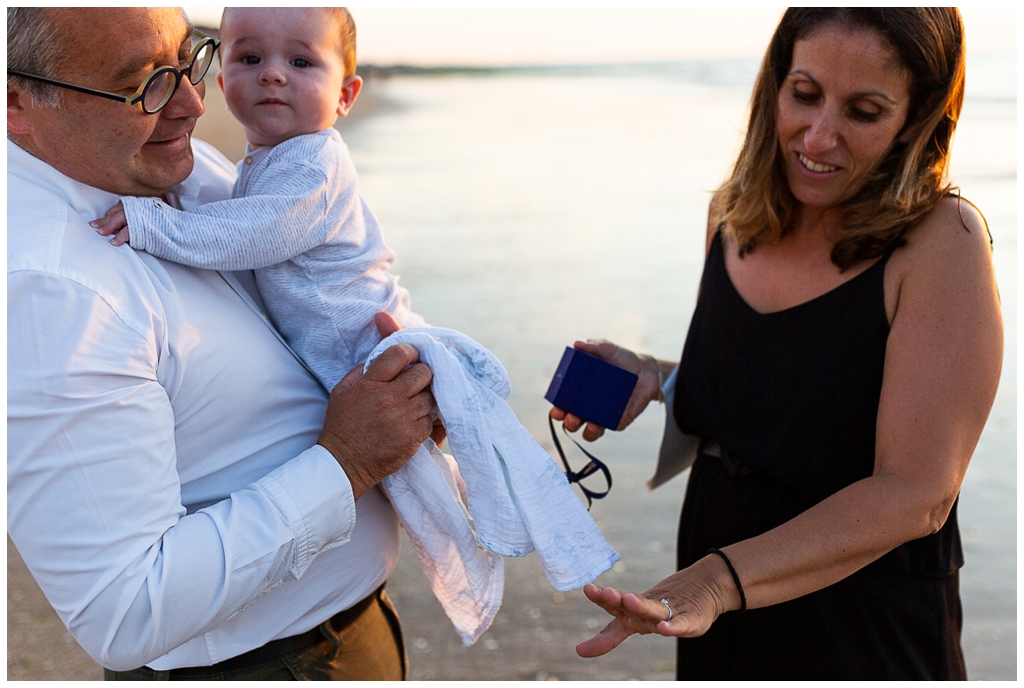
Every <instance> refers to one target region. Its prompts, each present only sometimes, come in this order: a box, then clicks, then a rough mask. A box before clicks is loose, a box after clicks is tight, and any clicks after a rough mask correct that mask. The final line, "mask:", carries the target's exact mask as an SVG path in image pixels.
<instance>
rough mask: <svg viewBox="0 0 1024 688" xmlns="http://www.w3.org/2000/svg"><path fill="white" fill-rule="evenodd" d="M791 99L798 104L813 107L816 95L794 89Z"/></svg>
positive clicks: (816, 98)
mask: <svg viewBox="0 0 1024 688" xmlns="http://www.w3.org/2000/svg"><path fill="white" fill-rule="evenodd" d="M793 99H794V100H795V101H796V102H798V103H803V104H804V105H813V104H814V103H816V102H817V100H818V94H817V93H812V92H810V91H801V90H799V89H795V88H794V89H793Z"/></svg>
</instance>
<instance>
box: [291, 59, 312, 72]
mask: <svg viewBox="0 0 1024 688" xmlns="http://www.w3.org/2000/svg"><path fill="white" fill-rule="evenodd" d="M292 67H298V68H299V69H305V68H306V67H309V60H307V59H306V58H304V57H296V58H293V59H292Z"/></svg>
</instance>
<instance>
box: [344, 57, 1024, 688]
mask: <svg viewBox="0 0 1024 688" xmlns="http://www.w3.org/2000/svg"><path fill="white" fill-rule="evenodd" d="M756 69H757V62H756V61H754V60H735V61H712V62H690V63H677V64H657V65H637V66H617V67H587V68H548V69H523V70H505V71H482V72H473V73H458V72H456V73H433V74H421V75H411V76H392V77H390V78H386V79H371V80H370V81H369V82H368V83H367V92H366V94H364V95H367V96H370V98H368V101H370V99H374V100H375V102H376V105H377V111H376V112H375V113H373V114H372V115H369V116H367V117H365V118H362V119H358V120H356V121H353V122H351V123H343V124H341V125H340V126H339V128H340V129H341V130H342V132H343V136H344V138H345V140H346V141H347V142H348V145H349V147H350V149H351V152H352V157H353V158H354V160H355V163H356V167H357V169H358V170H359V175H360V187H361V191H362V193H363V196H364V197H365V198H366V199H367V201H368V202H369V204H370V205H371V207H372V208H373V210H374V212H375V213H376V214H377V217H378V218H379V219H380V220H381V222H382V224H383V226H384V229H385V234H386V238H387V241H388V243H389V244H390V245H391V246H392V247H393V248H394V249H395V250H396V251H397V253H398V260H397V263H396V264H395V272H396V273H397V274H399V275H400V276H401V282H402V284H403V285H405V286H406V287H407V288H408V289H409V290H410V291H411V293H412V297H413V301H412V303H413V307H414V309H415V310H416V311H418V312H419V313H421V314H422V315H424V317H426V319H427V320H428V322H430V323H432V324H435V325H440V326H444V327H450V328H454V329H457V330H461V331H463V332H465V333H467V334H468V335H470V336H471V337H473V338H475V339H476V340H478V341H479V342H481V343H482V344H484V345H485V346H486V347H488V348H490V349H491V350H492V351H493V352H494V353H495V354H497V355H498V357H499V358H500V359H501V360H502V361H503V362H504V363H505V366H506V367H507V369H508V372H509V375H510V377H511V381H512V389H513V392H512V395H511V397H510V398H509V403H510V404H511V406H512V408H513V409H514V410H515V412H516V413H517V414H518V416H519V418H520V419H521V420H522V422H523V423H524V425H526V426H527V428H529V429H530V431H531V432H532V433H533V435H534V437H535V438H536V439H537V440H538V441H539V442H540V443H541V444H542V445H543V446H544V447H545V448H547V449H548V450H549V451H551V453H552V455H554V450H553V446H552V443H551V440H550V435H549V431H548V427H547V423H546V413H547V411H548V409H549V405H548V404H547V402H546V401H544V399H543V395H544V393H545V391H546V389H547V385H548V382H549V381H550V379H551V376H552V374H553V372H554V370H555V367H556V366H557V364H558V361H559V358H560V356H561V354H562V351H563V349H564V348H565V347H566V346H571V345H572V342H573V341H574V340H576V339H586V338H605V339H610V340H612V341H614V342H616V343H618V344H621V345H623V346H626V347H629V348H632V349H634V350H636V351H641V352H646V353H650V354H653V355H655V356H658V357H662V358H678V357H679V355H680V352H681V349H682V343H683V339H684V336H685V333H686V330H687V327H688V324H689V320H690V316H691V313H692V310H693V307H694V303H695V298H696V293H697V284H698V281H699V278H700V273H701V267H702V262H703V246H704V236H705V227H706V217H707V205H708V201H709V199H710V194H711V191H712V190H713V189H715V188H716V186H718V185H719V184H720V183H721V181H722V179H723V177H724V176H725V174H726V173H727V171H728V168H729V166H730V164H731V162H732V160H733V158H734V156H735V153H736V151H737V149H738V146H739V144H740V137H741V132H742V131H743V129H744V126H745V117H746V107H747V99H748V97H749V94H750V92H751V87H752V85H753V79H754V74H755V72H756ZM967 78H968V81H967V84H968V86H967V97H966V102H965V105H964V109H963V116H962V119H961V122H960V124H959V127H958V130H957V136H956V140H955V143H954V155H953V162H952V176H953V179H954V181H955V183H956V184H958V185H959V186H960V187H961V188H962V191H963V194H964V196H965V197H966V198H968V199H970V200H971V201H973V202H974V203H975V204H977V205H978V207H979V208H981V210H982V211H983V212H984V214H985V216H986V217H987V219H988V221H989V224H990V227H991V231H992V235H993V239H994V247H995V248H994V260H995V265H996V274H997V280H998V285H999V290H1000V294H1001V296H1002V304H1003V313H1004V320H1005V328H1006V341H1005V351H1006V354H1005V360H1004V364H1003V371H1002V379H1001V384H1000V388H999V391H998V394H997V398H996V401H995V407H994V408H993V410H992V414H991V416H990V418H989V422H988V425H987V427H986V429H985V432H984V434H983V435H982V437H981V441H980V442H979V444H978V448H977V451H976V453H975V456H974V459H973V461H972V464H971V467H970V469H969V471H968V473H967V477H966V479H965V481H964V484H963V489H962V494H961V498H960V506H959V515H960V524H961V529H962V534H963V539H964V548H965V552H966V559H967V564H966V566H965V567H964V569H963V571H962V578H961V581H962V590H963V598H964V608H965V610H964V617H965V619H964V646H965V651H966V653H967V664H968V671H969V675H970V676H971V677H972V678H989V679H1012V678H1015V677H1016V609H1017V605H1016V601H1017V589H1016V576H1017V548H1016V540H1017V530H1016V509H1017V500H1016V484H1017V469H1016V439H1017V434H1016V417H1017V410H1016V407H1017V396H1016V367H1017V356H1016V351H1017V347H1016V329H1017V328H1016V313H1017V303H1016V299H1017V284H1016V281H1017V273H1016V263H1017V260H1016V256H1017V232H1016V227H1017V196H1016V194H1017V165H1016V151H1017V145H1016V136H1017V134H1016V121H1017V100H1016V67H1015V56H1007V57H987V56H986V57H979V58H976V59H974V60H972V61H970V62H969V67H968V77H967ZM359 106H360V103H359V102H357V103H356V108H357V109H358V108H359ZM663 419H664V414H663V411H662V410H661V407H660V406H659V407H657V408H654V407H653V406H652V407H651V408H649V409H648V411H647V412H646V413H645V414H644V415H643V416H641V418H640V419H639V420H638V421H637V422H636V423H634V425H633V426H632V427H630V428H629V429H628V430H626V431H625V432H622V433H609V434H608V435H607V436H606V437H605V438H602V439H601V440H600V441H598V442H597V443H595V444H594V446H593V447H592V450H593V451H594V452H595V453H596V454H597V455H598V456H600V457H601V458H602V459H604V460H606V461H607V463H608V464H609V465H610V466H611V470H612V472H613V474H614V479H615V486H614V488H613V489H612V492H611V494H610V496H609V497H608V498H607V499H605V500H603V501H601V502H597V503H596V504H595V505H594V507H593V511H592V513H593V515H594V517H595V519H596V520H597V522H598V523H599V525H601V527H602V529H603V531H604V533H605V535H606V537H607V538H608V539H609V541H610V542H611V544H612V546H614V547H616V548H617V549H618V550H619V552H620V554H622V562H621V563H620V564H619V565H617V567H616V569H615V570H613V571H610V572H608V573H607V574H605V575H604V576H603V577H602V578H601V579H600V580H599V582H603V583H605V584H611V585H616V586H624V587H628V588H632V589H637V590H643V589H646V588H647V587H648V586H650V585H651V584H652V583H654V582H656V581H657V580H658V579H659V578H661V577H663V576H664V575H666V574H668V573H669V572H671V571H672V570H673V561H674V543H675V533H676V524H677V521H678V515H679V506H680V503H681V500H682V492H683V489H684V487H685V485H684V483H685V477H680V478H677V479H676V480H675V481H673V482H672V483H670V484H669V485H667V486H665V487H662V488H660V489H659V490H657V491H655V492H653V493H652V492H648V491H647V490H646V488H645V487H644V481H645V480H646V479H647V478H648V477H650V474H651V473H652V471H653V465H654V464H653V457H654V455H655V452H656V448H657V444H658V441H659V439H660V433H661V427H662V422H663ZM573 452H575V453H574V454H572V460H574V461H576V462H579V463H582V462H584V461H585V459H584V457H583V456H582V454H580V453H578V452H576V450H575V449H574V450H573ZM410 555H411V551H410V550H409V549H408V548H406V549H405V550H404V551H403V562H402V566H401V567H400V569H399V571H398V572H397V573H396V576H395V579H394V580H393V582H392V583H391V589H392V590H393V592H394V596H395V598H396V600H397V604H398V605H399V610H400V612H402V613H403V618H404V619H405V621H406V627H407V632H409V634H410V641H409V642H410V648H411V650H412V653H411V662H412V668H413V676H414V677H420V678H438V679H440V678H586V677H588V676H589V677H596V676H602V677H607V678H612V677H618V678H664V677H667V676H668V675H669V674H668V672H670V671H671V669H672V666H674V653H673V650H672V645H671V642H670V641H669V642H665V641H661V640H660V639H655V638H630V639H629V640H628V641H627V643H626V644H625V646H623V647H622V648H620V649H619V650H618V651H617V652H613V653H612V654H611V655H609V656H608V657H605V658H602V659H600V660H596V661H595V662H594V663H592V664H591V663H588V662H584V661H583V660H580V659H578V658H577V657H575V654H574V652H573V646H574V644H575V643H576V642H578V641H579V640H582V639H583V638H585V637H588V636H589V635H590V634H592V633H593V632H594V631H595V630H596V629H597V628H600V627H602V626H604V624H605V622H606V618H605V617H604V615H603V613H602V612H601V611H600V610H598V609H597V608H596V607H593V608H590V607H588V606H587V603H586V602H585V600H582V596H581V595H579V594H574V595H575V596H574V597H572V599H571V600H563V601H561V602H558V601H557V598H558V596H553V592H554V591H553V590H551V588H550V586H547V584H546V582H545V581H544V580H543V576H542V572H541V570H540V568H539V566H536V564H535V562H530V561H529V560H530V559H533V558H532V557H530V558H528V559H527V560H524V561H508V569H509V582H508V584H507V586H506V590H507V592H506V605H505V608H504V609H503V611H502V612H501V614H500V615H499V618H498V621H497V622H496V623H495V626H494V628H492V630H491V631H490V632H489V633H488V634H487V635H485V637H484V639H483V640H482V641H481V642H479V643H478V644H477V645H476V646H474V647H472V648H469V649H468V650H463V649H462V648H461V647H460V646H459V645H458V643H457V638H456V636H455V633H454V631H453V630H452V629H451V628H450V627H449V626H446V622H445V620H444V618H443V617H439V616H438V615H437V614H436V612H437V611H439V607H437V605H436V602H435V603H434V604H433V607H434V609H433V611H434V612H435V614H434V615H433V616H431V615H430V613H429V612H430V611H431V609H432V608H431V604H430V603H431V602H433V600H432V599H430V598H429V593H428V592H426V587H425V585H422V583H421V581H419V578H422V575H421V574H420V573H419V571H418V568H417V566H416V563H415V558H414V557H412V556H410ZM531 595H532V596H533V597H532V598H531ZM424 596H426V597H427V599H426V600H424V599H422V598H423V597H424ZM565 597H569V596H565ZM553 598H554V601H552V600H553ZM510 600H511V604H510ZM568 602H572V603H573V604H571V605H568V604H567V603H568ZM570 606H571V609H570ZM403 608H404V610H403Z"/></svg>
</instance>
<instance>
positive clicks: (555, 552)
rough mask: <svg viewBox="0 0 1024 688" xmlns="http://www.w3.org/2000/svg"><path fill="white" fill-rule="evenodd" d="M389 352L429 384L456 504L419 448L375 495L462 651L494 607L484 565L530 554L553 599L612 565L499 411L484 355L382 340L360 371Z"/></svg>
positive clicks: (499, 395) (454, 338)
mask: <svg viewBox="0 0 1024 688" xmlns="http://www.w3.org/2000/svg"><path fill="white" fill-rule="evenodd" d="M401 343H406V344H411V345H413V346H415V347H416V349H417V350H418V351H419V354H420V360H421V361H422V362H423V363H426V364H427V365H428V366H430V370H431V372H432V373H433V375H434V378H433V382H432V383H431V391H432V392H433V394H434V398H435V399H436V400H437V407H438V412H439V414H440V418H441V421H442V422H443V423H444V427H445V429H446V430H447V431H448V444H449V445H450V447H451V450H452V454H453V455H454V459H455V462H456V463H457V464H458V469H459V472H460V473H461V475H462V478H463V480H464V481H465V491H466V497H467V499H468V505H467V504H466V503H465V502H464V500H463V498H462V495H461V493H460V489H459V486H458V485H457V483H456V480H457V478H456V475H455V473H454V472H453V471H452V468H451V466H450V465H449V463H448V459H447V458H446V457H445V455H444V454H442V453H441V452H440V450H438V448H437V446H436V445H435V444H434V443H433V442H432V441H430V440H427V441H426V442H425V443H424V444H423V445H422V446H421V447H420V449H419V450H418V451H417V452H416V454H415V455H414V456H413V457H412V459H411V460H410V461H409V462H408V463H407V464H406V465H405V466H403V467H402V468H401V469H400V470H399V471H398V472H396V473H394V474H392V475H390V476H388V477H387V478H385V479H384V481H383V483H382V485H383V487H384V491H385V493H386V494H387V495H388V497H389V498H390V499H391V502H392V504H394V506H395V510H396V511H397V512H398V515H399V518H400V519H401V520H402V524H403V525H404V526H405V529H406V532H407V534H408V535H409V540H410V541H411V542H412V545H413V548H414V549H415V550H416V555H417V557H418V558H419V560H420V564H421V565H422V566H423V571H424V573H425V574H426V575H427V579H428V580H429V581H430V585H431V588H432V589H433V591H434V594H435V595H436V596H437V599H438V600H439V601H440V602H441V606H442V607H443V608H444V610H445V613H446V614H447V615H448V618H450V619H451V620H452V623H453V624H454V625H455V628H456V630H457V631H458V632H459V635H460V636H462V641H463V643H465V644H466V645H471V644H472V643H473V642H475V641H476V639H477V638H479V637H480V635H481V634H482V633H483V632H484V631H485V630H487V628H488V627H489V626H490V624H491V622H492V621H493V620H494V616H495V614H497V613H498V608H499V607H500V606H501V598H502V592H503V584H504V574H503V568H502V563H501V557H499V556H496V555H498V554H500V555H505V556H513V557H521V556H523V555H526V554H528V553H529V552H531V551H536V552H537V556H538V557H539V559H540V562H541V564H542V565H543V566H544V570H545V572H546V573H547V577H548V581H549V582H550V583H551V585H552V587H554V588H555V589H556V590H558V591H561V592H564V591H567V590H575V589H576V588H580V587H582V586H583V585H584V584H586V583H589V582H591V581H593V580H594V579H595V578H597V576H598V575H600V574H601V573H603V572H604V571H606V570H608V569H609V568H610V567H611V566H612V564H614V563H615V562H616V561H618V559H619V555H618V554H616V553H615V550H613V549H612V548H611V546H609V545H608V543H607V542H605V539H604V537H603V536H602V535H601V531H600V530H598V528H597V524H595V523H594V520H593V519H592V518H591V517H590V514H589V513H587V510H586V508H584V506H583V504H582V502H581V501H580V500H579V498H578V497H577V496H576V494H575V493H574V492H573V490H572V488H571V487H570V486H569V482H568V481H567V480H566V478H565V475H564V474H563V473H562V471H561V470H560V469H559V468H558V466H557V465H556V464H555V462H554V461H552V460H551V457H550V456H549V455H548V453H547V452H546V451H544V449H543V448H542V447H541V446H540V445H539V444H537V442H536V441H535V440H534V439H533V436H532V435H530V433H529V432H528V431H527V430H526V428H524V427H523V426H522V425H521V424H520V423H519V420H518V419H517V418H516V416H515V414H514V413H513V412H512V409H510V408H509V406H508V404H506V403H505V398H506V397H507V396H508V394H509V392H510V391H511V388H510V386H509V381H508V373H506V372H505V368H504V366H502V365H501V362H500V361H498V359H497V358H496V357H495V356H494V354H492V353H491V352H489V351H487V350H486V349H485V348H483V347H482V346H480V345H479V344H477V343H476V342H475V341H473V340H472V339H470V338H469V337H467V336H465V335H463V334H460V333H458V332H455V331H453V330H447V329H444V328H439V327H412V328H408V329H405V330H400V331H398V332H396V333H395V334H393V335H391V336H390V337H388V338H386V339H385V340H383V341H382V342H381V343H380V344H379V345H378V346H377V347H376V348H375V349H374V350H373V351H372V352H371V353H370V356H369V358H368V359H367V362H366V365H367V367H368V366H369V365H370V364H371V363H372V362H373V361H374V360H375V359H376V358H377V356H379V355H380V353H381V352H383V351H384V350H385V349H386V348H388V347H389V346H392V345H394V344H401Z"/></svg>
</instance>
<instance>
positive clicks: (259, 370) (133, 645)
mask: <svg viewBox="0 0 1024 688" xmlns="http://www.w3.org/2000/svg"><path fill="white" fill-rule="evenodd" d="M193 149H194V150H195V153H196V166H195V171H194V172H193V174H192V175H191V176H190V177H189V179H187V180H186V181H185V182H184V183H183V184H182V185H180V186H179V187H178V188H176V189H175V190H174V193H172V194H171V195H170V196H171V198H170V199H169V200H171V202H172V203H175V204H177V205H179V206H180V207H183V208H189V207H194V206H195V205H197V204H199V203H205V202H210V201H215V200H220V199H223V198H226V197H227V196H228V195H229V193H230V189H231V184H232V182H233V181H234V175H235V171H234V169H233V167H232V166H231V165H230V163H228V162H227V160H226V159H224V158H223V156H221V155H220V154H219V153H217V152H216V151H215V150H213V149H212V148H211V147H209V146H208V145H206V144H202V143H201V142H198V141H194V142H193ZM7 164H8V176H7V185H8V186H7V193H8V210H7V221H8V239H7V251H8V257H7V270H8V371H7V373H8V397H7V398H8V440H7V441H8V444H7V450H8V463H7V519H8V520H7V526H8V533H9V534H10V536H11V539H12V540H13V541H14V544H15V545H16V546H17V548H18V551H19V552H20V553H21V556H22V558H23V559H24V561H25V563H26V564H27V565H28V567H29V570H30V571H31V572H32V574H33V576H34V577H35V579H36V580H37V581H38V583H39V585H40V587H41V588H42V590H43V592H44V593H45V594H46V597H47V599H48V600H49V601H50V603H51V604H52V605H53V607H54V609H55V610H56V611H57V613H58V615H59V616H60V617H61V619H62V620H63V621H64V623H65V624H66V625H67V626H68V628H69V630H70V631H71V633H72V634H73V635H74V636H75V638H76V639H77V640H78V642H79V643H80V644H81V645H82V647H83V648H85V650H86V651H87V652H88V653H89V654H90V655H91V656H92V657H93V658H94V659H95V660H96V661H97V662H99V663H100V664H102V665H103V666H105V667H107V668H110V669H115V670H117V669H121V670H123V669H131V668H135V667H138V666H141V665H143V664H146V665H149V666H150V667H152V668H154V669H170V668H175V667H181V666H203V665H209V664H212V663H216V662H219V661H222V660H224V659H228V658H230V657H233V656H235V655H238V654H241V653H243V652H246V651H248V650H250V649H252V648H255V647H258V646H260V645H263V644H264V643H266V642H268V641H270V640H273V639H275V638H281V637H286V636H290V635H295V634H297V633H302V632H304V631H307V630H309V629H310V628H312V627H314V626H316V625H317V624H319V623H320V622H322V621H324V620H325V619H327V618H329V617H330V616H332V615H333V614H335V613H336V612H338V611H340V610H342V609H346V608H347V607H349V606H351V605H352V604H354V603H355V602H356V601H358V600H360V599H362V598H363V597H365V596H366V595H368V594H369V593H371V592H372V591H373V590H374V589H375V588H376V587H377V586H378V585H380V583H381V582H382V581H383V580H385V579H386V578H387V576H388V574H389V573H390V571H391V568H392V566H393V564H394V561H395V559H396V557H397V553H398V543H399V527H398V521H397V517H396V515H395V513H394V511H393V509H392V507H391V506H390V504H389V503H388V502H387V500H386V499H385V498H384V497H383V495H382V494H380V492H379V491H378V490H370V491H369V492H367V493H366V495H364V496H363V497H362V498H360V500H359V502H358V503H353V499H352V490H351V486H350V484H349V482H348V480H347V478H346V476H345V473H344V471H343V470H342V469H341V468H340V467H339V466H338V465H337V463H336V462H335V461H334V459H333V458H332V457H331V456H330V454H329V453H328V452H327V451H326V450H325V449H323V448H322V447H320V446H318V445H316V444H315V442H316V439H317V437H318V434H319V432H320V429H321V425H322V421H323V417H324V412H325V408H326V399H327V393H326V391H325V390H324V389H323V388H322V387H321V386H320V385H319V384H318V383H317V381H316V380H315V379H314V377H313V376H312V375H311V374H310V373H309V372H308V371H307V370H306V368H305V367H304V365H303V364H302V363H301V362H300V361H299V360H298V358H296V357H295V356H294V355H293V354H292V353H291V352H290V351H289V349H288V348H287V347H286V346H285V345H284V343H283V342H282V340H281V338H280V336H279V335H278V334H277V333H276V332H275V331H274V330H273V328H272V327H271V326H270V324H269V322H268V321H267V319H266V318H265V317H264V316H263V314H262V313H261V311H260V309H259V307H258V306H257V304H256V303H255V302H254V301H253V300H252V297H251V296H250V295H249V294H248V293H247V292H246V290H245V289H244V288H243V287H242V286H241V284H240V283H239V281H238V278H237V277H236V276H234V275H231V274H223V273H218V272H213V271H209V270H200V269H195V268H190V267H185V266H181V265H177V264H174V263H169V262H164V261H162V260H160V259H157V258H154V257H153V256H150V255H148V254H145V253H141V252H136V251H133V250H132V249H130V248H129V247H127V246H122V247H119V248H114V247H112V246H111V245H110V244H109V243H108V241H107V239H106V238H105V237H101V236H99V235H98V234H97V233H96V231H95V230H94V229H93V228H91V227H90V226H89V225H88V222H89V221H90V220H93V219H95V218H97V217H100V216H101V215H102V214H103V213H104V212H105V211H106V210H107V208H109V207H110V206H111V205H113V204H114V203H115V202H116V201H117V197H116V196H115V195H113V194H109V193H106V192H104V191H100V190H97V189H95V188H91V187H88V186H86V185H84V184H81V183H78V182H75V181H73V180H71V179H69V178H67V177H65V176H64V175H62V174H60V173H59V172H57V171H56V170H54V169H53V168H51V167H50V166H49V165H47V164H45V163H43V162H42V161H40V160H38V159H36V158H34V157H33V156H31V155H29V154H28V153H26V152H25V151H23V150H21V149H20V148H18V147H17V146H16V145H14V144H12V143H10V142H8V145H7Z"/></svg>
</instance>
